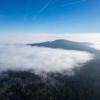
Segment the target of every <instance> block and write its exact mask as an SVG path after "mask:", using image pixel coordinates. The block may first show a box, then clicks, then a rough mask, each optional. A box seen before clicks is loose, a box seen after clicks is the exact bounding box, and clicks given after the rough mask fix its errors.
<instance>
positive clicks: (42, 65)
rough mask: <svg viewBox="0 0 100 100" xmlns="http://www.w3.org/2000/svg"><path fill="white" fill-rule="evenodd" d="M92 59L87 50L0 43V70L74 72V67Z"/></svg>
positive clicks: (78, 66) (37, 72) (38, 72)
mask: <svg viewBox="0 0 100 100" xmlns="http://www.w3.org/2000/svg"><path fill="white" fill-rule="evenodd" d="M92 59H93V55H92V54H90V53H87V52H81V51H75V50H60V49H51V48H45V47H31V46H28V45H10V44H9V45H3V44H2V45H0V71H1V72H4V71H8V70H11V71H31V72H35V73H36V74H40V73H41V72H45V73H48V72H60V73H62V72H63V71H65V70H66V72H67V74H70V75H72V74H74V71H73V69H74V68H80V67H81V66H82V65H83V64H85V63H86V62H88V61H90V60H92Z"/></svg>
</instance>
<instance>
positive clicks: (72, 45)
mask: <svg viewBox="0 0 100 100" xmlns="http://www.w3.org/2000/svg"><path fill="white" fill-rule="evenodd" d="M28 45H30V46H39V47H48V48H59V49H67V50H79V51H87V52H90V53H95V52H97V51H98V50H96V49H94V48H92V47H90V45H89V43H82V42H73V41H69V40H63V39H59V40H55V41H48V42H42V43H33V44H28Z"/></svg>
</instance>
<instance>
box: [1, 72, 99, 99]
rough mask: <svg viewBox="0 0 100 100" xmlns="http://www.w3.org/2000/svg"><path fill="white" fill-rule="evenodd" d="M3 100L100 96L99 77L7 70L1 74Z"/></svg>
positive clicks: (94, 97)
mask: <svg viewBox="0 0 100 100" xmlns="http://www.w3.org/2000/svg"><path fill="white" fill-rule="evenodd" d="M0 100H100V83H99V80H95V81H94V80H93V79H92V77H91V78H90V76H88V77H85V76H84V77H83V75H80V73H79V74H77V75H74V76H67V75H62V74H58V73H55V74H54V73H50V74H48V76H47V77H45V78H44V77H40V76H38V75H34V74H33V73H29V72H11V71H9V72H7V73H3V74H2V75H1V77H0Z"/></svg>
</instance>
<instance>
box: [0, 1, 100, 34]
mask: <svg viewBox="0 0 100 100" xmlns="http://www.w3.org/2000/svg"><path fill="white" fill-rule="evenodd" d="M99 26H100V0H0V36H2V35H8V34H13V35H16V34H30V33H31V34H41V33H43V34H44V33H46V34H48V33H51V34H52V33H58V34H59V33H60V34H61V33H100V27H99ZM8 36H9V35H8Z"/></svg>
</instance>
